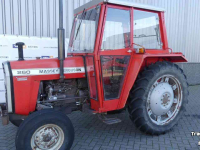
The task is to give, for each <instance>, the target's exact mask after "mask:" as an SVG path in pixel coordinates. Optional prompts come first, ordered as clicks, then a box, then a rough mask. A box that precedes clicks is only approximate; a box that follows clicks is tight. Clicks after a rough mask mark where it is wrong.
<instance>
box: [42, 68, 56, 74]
mask: <svg viewBox="0 0 200 150" xmlns="http://www.w3.org/2000/svg"><path fill="white" fill-rule="evenodd" d="M57 73H59V69H43V70H39V74H57Z"/></svg>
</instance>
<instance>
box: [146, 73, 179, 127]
mask: <svg viewBox="0 0 200 150" xmlns="http://www.w3.org/2000/svg"><path fill="white" fill-rule="evenodd" d="M181 105H182V87H181V84H180V82H179V80H178V79H177V78H176V77H174V76H172V75H164V76H162V77H160V78H158V79H157V80H156V81H155V82H154V84H153V85H152V87H151V88H150V91H149V94H148V99H147V107H146V108H147V113H148V116H149V118H150V119H151V121H152V122H153V123H155V124H156V125H166V124H168V123H170V122H171V121H172V120H174V118H175V117H176V116H177V114H178V113H179V110H180V108H181Z"/></svg>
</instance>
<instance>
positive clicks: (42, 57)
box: [41, 56, 53, 59]
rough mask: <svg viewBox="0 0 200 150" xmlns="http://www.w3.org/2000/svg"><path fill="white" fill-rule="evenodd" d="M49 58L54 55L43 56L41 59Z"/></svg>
mask: <svg viewBox="0 0 200 150" xmlns="http://www.w3.org/2000/svg"><path fill="white" fill-rule="evenodd" d="M49 58H53V56H41V59H49Z"/></svg>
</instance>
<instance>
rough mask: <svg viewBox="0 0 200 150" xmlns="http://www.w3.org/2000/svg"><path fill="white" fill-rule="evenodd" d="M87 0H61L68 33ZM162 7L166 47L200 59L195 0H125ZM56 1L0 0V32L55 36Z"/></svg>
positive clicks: (199, 5)
mask: <svg viewBox="0 0 200 150" xmlns="http://www.w3.org/2000/svg"><path fill="white" fill-rule="evenodd" d="M88 1H90V0H64V14H65V16H64V27H65V30H66V37H67V38H68V37H69V35H70V30H71V26H72V20H73V10H74V8H77V7H78V6H80V5H82V4H84V3H87V2H88ZM126 1H132V2H137V3H142V4H148V5H154V6H159V7H163V8H165V9H166V15H165V16H166V27H167V34H168V41H169V46H170V47H171V48H173V50H174V51H176V52H178V51H181V52H183V53H184V54H185V55H186V57H187V58H188V60H189V61H192V62H199V61H200V42H199V39H200V31H199V27H200V11H199V8H200V1H199V0H126ZM57 28H58V0H0V34H14V35H27V36H41V37H56V36H57Z"/></svg>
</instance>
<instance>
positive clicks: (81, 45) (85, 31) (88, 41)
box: [69, 6, 100, 53]
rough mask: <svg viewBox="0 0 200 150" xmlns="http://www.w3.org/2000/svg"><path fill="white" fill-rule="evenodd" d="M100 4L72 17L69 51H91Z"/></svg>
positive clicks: (92, 49)
mask: <svg viewBox="0 0 200 150" xmlns="http://www.w3.org/2000/svg"><path fill="white" fill-rule="evenodd" d="M99 13H100V6H97V7H96V8H93V9H90V10H87V11H83V13H81V14H79V15H77V16H76V17H75V18H74V23H73V27H72V32H71V38H70V43H69V52H71V53H92V52H93V51H94V44H95V39H96V31H97V26H98V20H99Z"/></svg>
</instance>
